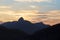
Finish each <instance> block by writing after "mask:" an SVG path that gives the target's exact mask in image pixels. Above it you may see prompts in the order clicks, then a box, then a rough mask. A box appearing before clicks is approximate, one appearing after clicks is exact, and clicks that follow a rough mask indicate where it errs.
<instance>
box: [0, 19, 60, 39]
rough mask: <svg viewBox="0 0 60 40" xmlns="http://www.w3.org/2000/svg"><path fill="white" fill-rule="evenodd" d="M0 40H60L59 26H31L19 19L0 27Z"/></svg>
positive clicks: (41, 24)
mask: <svg viewBox="0 0 60 40" xmlns="http://www.w3.org/2000/svg"><path fill="white" fill-rule="evenodd" d="M0 40H60V24H56V25H53V26H50V25H46V24H44V23H42V22H39V23H34V24H33V23H31V22H29V21H26V20H24V19H23V18H20V19H19V20H18V21H13V22H6V23H3V24H1V25H0Z"/></svg>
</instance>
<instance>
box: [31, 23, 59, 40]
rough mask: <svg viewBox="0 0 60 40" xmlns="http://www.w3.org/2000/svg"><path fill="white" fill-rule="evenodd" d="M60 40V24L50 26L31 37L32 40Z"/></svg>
mask: <svg viewBox="0 0 60 40" xmlns="http://www.w3.org/2000/svg"><path fill="white" fill-rule="evenodd" d="M32 39H33V40H60V24H56V25H53V26H50V27H48V28H45V29H42V30H40V31H37V32H35V34H33V35H32V36H31V40H32Z"/></svg>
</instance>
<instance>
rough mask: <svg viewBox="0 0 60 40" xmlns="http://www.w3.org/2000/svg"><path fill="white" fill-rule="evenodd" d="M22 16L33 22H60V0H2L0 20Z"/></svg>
mask: <svg viewBox="0 0 60 40" xmlns="http://www.w3.org/2000/svg"><path fill="white" fill-rule="evenodd" d="M20 17H23V18H24V19H25V20H29V21H31V22H33V23H36V22H41V21H42V22H44V23H47V24H53V23H60V0H0V21H2V22H7V21H16V20H18V19H19V18H20Z"/></svg>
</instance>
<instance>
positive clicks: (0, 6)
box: [0, 6, 12, 8]
mask: <svg viewBox="0 0 60 40" xmlns="http://www.w3.org/2000/svg"><path fill="white" fill-rule="evenodd" d="M0 8H12V6H0Z"/></svg>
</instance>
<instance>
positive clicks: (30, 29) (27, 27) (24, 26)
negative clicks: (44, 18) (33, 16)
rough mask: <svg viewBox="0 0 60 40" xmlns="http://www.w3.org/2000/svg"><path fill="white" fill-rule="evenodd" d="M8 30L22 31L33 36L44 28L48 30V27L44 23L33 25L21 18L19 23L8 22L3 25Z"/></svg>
mask: <svg viewBox="0 0 60 40" xmlns="http://www.w3.org/2000/svg"><path fill="white" fill-rule="evenodd" d="M2 25H3V26H5V27H6V28H8V29H20V30H23V31H24V32H26V33H28V34H33V33H34V32H35V31H38V30H42V29H44V28H48V25H45V24H44V23H42V22H39V23H31V22H29V21H27V20H24V18H23V17H21V18H19V20H18V21H13V22H6V23H3V24H2Z"/></svg>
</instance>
